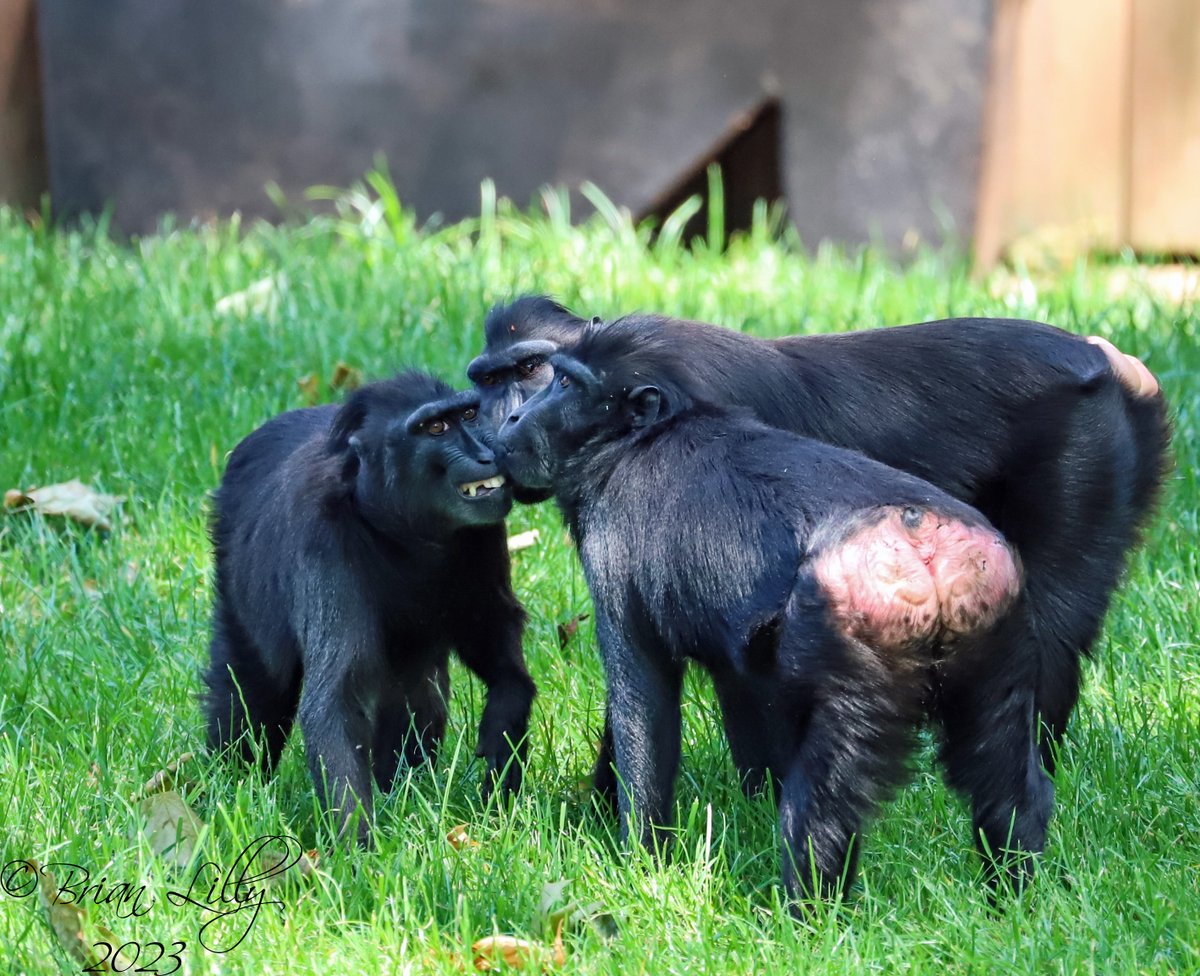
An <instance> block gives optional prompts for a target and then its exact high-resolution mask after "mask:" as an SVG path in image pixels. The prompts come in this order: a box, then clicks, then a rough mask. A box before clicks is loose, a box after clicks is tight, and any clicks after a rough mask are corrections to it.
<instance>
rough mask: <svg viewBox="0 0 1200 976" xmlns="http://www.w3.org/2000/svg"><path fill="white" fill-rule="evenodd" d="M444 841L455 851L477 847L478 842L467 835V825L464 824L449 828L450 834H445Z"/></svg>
mask: <svg viewBox="0 0 1200 976" xmlns="http://www.w3.org/2000/svg"><path fill="white" fill-rule="evenodd" d="M446 840H447V841H449V842H450V846H451V847H453V848H454V849H455V850H456V851H461V850H462V849H463V848H464V847H478V846H479V841H477V840H475V839H474V838H473V837H471V835H470V834H468V833H467V825H466V824H465V823H461V824H455V825H454V826H453V827H451V828H450V832H449V833H447V834H446Z"/></svg>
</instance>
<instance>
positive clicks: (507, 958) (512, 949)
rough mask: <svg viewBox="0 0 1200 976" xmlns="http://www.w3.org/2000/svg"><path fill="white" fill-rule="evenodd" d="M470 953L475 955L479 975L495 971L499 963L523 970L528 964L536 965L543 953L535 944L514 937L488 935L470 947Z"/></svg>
mask: <svg viewBox="0 0 1200 976" xmlns="http://www.w3.org/2000/svg"><path fill="white" fill-rule="evenodd" d="M471 951H472V952H473V953H474V954H475V968H476V969H477V970H479V972H481V973H486V972H489V971H491V970H493V969H496V968H497V967H498V966H499V965H500V964H501V963H503V964H505V965H506V966H511V967H512V968H513V969H524V968H525V967H526V966H528V965H529V964H530V963H534V964H535V965H536V964H537V962H538V960H539V959H540V958H541V957H542V956H543V955H544V952H545V951H544V950H543V948H542V947H541V946H540V945H538V944H537V943H536V942H530V941H529V940H528V939H518V938H517V937H516V936H515V935H489V936H487V937H486V938H483V939H480V940H479V941H478V942H476V943H475V944H474V945H473V946H471Z"/></svg>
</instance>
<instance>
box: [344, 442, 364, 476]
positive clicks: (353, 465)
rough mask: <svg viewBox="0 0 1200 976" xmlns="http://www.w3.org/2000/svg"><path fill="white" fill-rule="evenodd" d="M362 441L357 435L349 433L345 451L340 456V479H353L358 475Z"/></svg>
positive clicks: (362, 449) (361, 455) (361, 456)
mask: <svg viewBox="0 0 1200 976" xmlns="http://www.w3.org/2000/svg"><path fill="white" fill-rule="evenodd" d="M363 451H364V448H363V442H362V440H361V439H359V437H358V436H357V435H351V437H350V438H349V439H348V440H347V441H346V453H345V455H344V456H343V458H342V481H344V482H349V481H353V480H354V479H355V478H357V477H358V472H359V469H360V468H361V467H362V460H363Z"/></svg>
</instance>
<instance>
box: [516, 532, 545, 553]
mask: <svg viewBox="0 0 1200 976" xmlns="http://www.w3.org/2000/svg"><path fill="white" fill-rule="evenodd" d="M540 536H541V533H540V532H538V530H537V529H530V530H529V531H528V532H518V533H517V534H516V535H510V536H509V537H508V551H509V552H517V551H518V550H520V549H528V548H529V547H530V546H533V545H537V541H538V538H539V537H540Z"/></svg>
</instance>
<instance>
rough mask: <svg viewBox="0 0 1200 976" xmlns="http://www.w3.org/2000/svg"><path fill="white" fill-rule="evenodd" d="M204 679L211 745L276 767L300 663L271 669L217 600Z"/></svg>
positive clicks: (297, 692)
mask: <svg viewBox="0 0 1200 976" xmlns="http://www.w3.org/2000/svg"><path fill="white" fill-rule="evenodd" d="M298 659H299V658H298V655H297V657H296V660H298ZM204 680H205V684H206V685H207V692H206V694H205V699H204V711H205V716H206V719H207V724H208V745H209V748H210V749H212V750H214V751H222V750H225V749H232V752H233V754H234V755H235V756H236V757H237V758H239V759H240V760H242V761H243V762H246V763H252V762H254V760H255V758H256V757H257V759H258V761H259V763H260V764H261V766H262V768H263V770H264V772H268V773H269V772H271V771H272V770H274V768H275V765H276V764H277V763H278V762H279V755H280V753H281V752H282V751H283V747H284V745H285V743H286V742H287V737H288V733H289V732H290V731H291V729H292V724H293V722H294V720H295V717H296V705H297V702H298V701H299V697H300V668H299V667H298V666H297V667H295V668H294V669H293V670H292V673H290V674H287V675H284V676H279V675H275V674H272V672H271V670H270V669H269V668H268V667H267V666H266V664H265V663H264V662H263V660H262V656H261V655H260V654H259V652H258V650H257V648H256V647H255V646H254V645H253V643H252V642H251V641H250V638H249V636H247V634H246V633H245V631H244V630H243V629H242V627H241V625H240V624H239V623H238V622H237V620H236V619H235V618H234V617H233V615H232V614H231V613H229V612H228V611H226V610H225V609H224V607H223V606H222V605H221V604H220V603H218V606H217V609H216V610H215V612H214V614H213V638H212V646H211V653H210V662H209V667H208V670H207V672H206V673H205V678H204Z"/></svg>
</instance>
